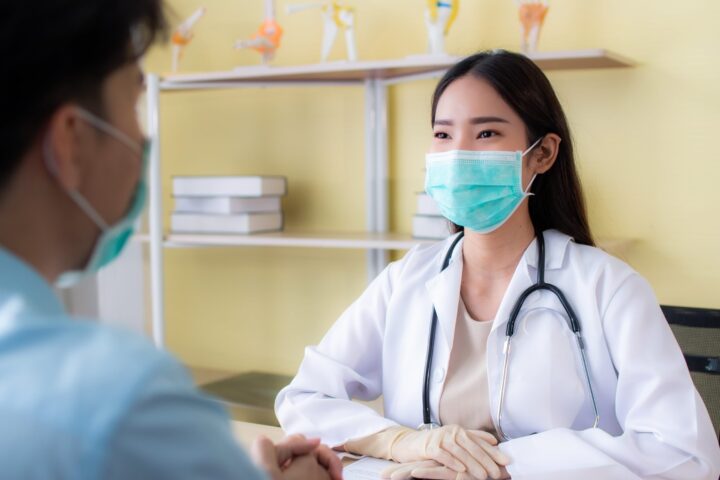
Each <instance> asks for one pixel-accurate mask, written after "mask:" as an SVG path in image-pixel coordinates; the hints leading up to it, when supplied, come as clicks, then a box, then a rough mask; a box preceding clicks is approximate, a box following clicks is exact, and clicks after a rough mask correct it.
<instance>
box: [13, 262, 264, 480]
mask: <svg viewBox="0 0 720 480" xmlns="http://www.w3.org/2000/svg"><path fill="white" fill-rule="evenodd" d="M0 472H1V473H0V476H1V477H2V478H22V479H49V478H52V479H71V478H72V479H83V480H84V479H133V480H141V479H165V478H167V479H177V480H182V479H193V480H195V479H223V480H224V479H230V478H233V479H238V478H243V479H250V480H255V479H262V478H264V475H263V474H261V473H260V472H259V471H257V470H256V469H255V467H254V466H253V465H252V463H251V462H250V461H249V459H248V457H247V456H246V455H245V454H244V453H243V452H242V451H241V450H240V448H239V447H238V446H237V444H236V443H235V440H234V439H233V436H232V432H231V429H230V424H229V420H228V417H227V414H226V412H225V411H224V409H223V408H222V407H221V406H220V405H219V404H218V402H216V401H215V400H212V399H210V398H209V397H206V396H204V395H202V394H200V393H199V392H198V391H197V390H196V389H195V388H194V386H193V384H192V381H191V380H190V378H189V376H188V375H187V373H186V371H185V370H184V368H183V367H182V366H181V365H180V364H179V363H178V362H177V361H175V360H174V359H173V358H172V357H171V356H170V355H168V354H166V353H164V352H161V351H158V350H156V349H155V348H154V347H153V346H152V345H151V344H150V343H149V342H148V341H147V340H145V339H144V338H142V337H139V336H135V335H133V334H131V333H130V332H122V331H119V330H115V329H112V328H109V327H106V326H102V325H99V324H97V323H95V322H86V321H74V320H72V319H71V318H70V317H69V316H68V315H67V314H66V313H65V312H64V311H63V308H62V305H61V304H60V302H59V301H58V299H57V298H56V296H55V294H54V292H53V290H52V289H51V288H50V286H49V285H48V284H47V282H45V280H44V279H43V278H42V277H40V276H39V275H38V274H37V273H36V272H35V271H33V270H32V269H31V268H30V267H29V266H27V265H26V264H24V263H23V262H22V261H20V260H19V259H18V258H16V257H14V256H13V255H11V254H9V253H8V252H7V251H5V250H3V249H2V248H0Z"/></svg>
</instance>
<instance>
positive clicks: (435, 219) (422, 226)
mask: <svg viewBox="0 0 720 480" xmlns="http://www.w3.org/2000/svg"><path fill="white" fill-rule="evenodd" d="M451 228H452V223H450V221H448V220H447V219H446V218H445V217H443V216H442V214H441V213H440V209H439V208H438V206H437V204H436V203H435V200H433V199H432V197H430V195H428V194H427V193H424V192H423V193H418V194H417V211H416V213H415V215H413V224H412V234H413V237H415V238H430V239H437V240H440V239H443V238H446V237H447V236H449V235H450V234H451V233H452V230H451Z"/></svg>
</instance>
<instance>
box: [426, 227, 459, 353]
mask: <svg viewBox="0 0 720 480" xmlns="http://www.w3.org/2000/svg"><path fill="white" fill-rule="evenodd" d="M462 245H463V241H460V243H458V244H457V245H456V246H455V251H454V252H453V256H452V259H451V261H450V264H449V265H448V267H447V268H446V269H445V270H443V271H442V272H440V273H439V274H437V275H436V276H435V277H433V278H432V279H430V280H428V281H427V282H426V283H425V288H427V290H428V294H429V297H430V300H431V301H432V303H433V306H434V307H435V311H436V312H437V315H438V326H439V328H438V333H439V334H440V336H441V337H442V341H443V344H444V346H445V349H443V350H446V351H448V352H449V351H450V350H451V349H452V341H453V336H454V334H455V320H456V318H457V311H458V304H459V300H460V281H461V279H462V268H463V262H462ZM443 255H445V252H443Z"/></svg>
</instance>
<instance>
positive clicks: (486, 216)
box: [425, 137, 543, 233]
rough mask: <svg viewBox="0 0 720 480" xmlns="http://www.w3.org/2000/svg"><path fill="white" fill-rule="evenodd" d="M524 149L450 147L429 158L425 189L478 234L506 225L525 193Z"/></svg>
mask: <svg viewBox="0 0 720 480" xmlns="http://www.w3.org/2000/svg"><path fill="white" fill-rule="evenodd" d="M542 138H543V137H540V138H539V139H537V141H535V143H533V144H532V145H531V146H530V147H529V148H528V149H527V150H525V151H524V152H520V151H517V152H508V151H482V150H480V151H476V150H451V151H448V152H440V153H429V154H428V155H427V157H426V174H425V191H426V192H427V193H428V195H430V196H431V197H432V198H433V200H435V202H436V203H437V205H438V207H439V208H440V212H441V213H442V214H443V216H444V217H445V218H447V219H448V220H450V221H451V222H453V223H455V224H457V225H460V226H462V227H465V228H469V229H470V230H473V231H475V232H478V233H490V232H492V231H493V230H496V229H498V228H499V227H500V226H501V225H502V224H504V223H505V222H506V221H507V220H508V219H509V218H510V217H511V216H512V214H513V213H514V212H515V210H517V209H518V207H519V206H520V204H521V203H522V201H523V200H524V199H525V197H526V196H528V195H531V194H530V193H528V192H529V191H530V185H532V182H533V181H534V180H535V176H533V178H532V180H530V183H529V184H528V186H527V190H524V189H523V186H522V159H523V157H524V156H525V155H527V153H528V152H529V151H530V150H532V149H533V148H535V146H536V145H537V144H538V143H540V141H541V140H542Z"/></svg>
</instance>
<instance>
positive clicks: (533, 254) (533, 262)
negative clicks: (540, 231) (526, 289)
mask: <svg viewBox="0 0 720 480" xmlns="http://www.w3.org/2000/svg"><path fill="white" fill-rule="evenodd" d="M571 241H572V237H569V236H567V235H565V234H564V233H562V232H559V231H557V230H545V270H546V271H547V270H557V269H560V268H562V266H563V264H564V263H565V255H566V252H567V247H568V244H569V243H570V242H571ZM523 257H524V260H525V262H526V263H527V266H528V267H530V268H532V269H533V270H535V269H537V263H538V251H537V238H536V239H535V240H533V241H532V243H530V246H529V247H528V248H527V250H525V254H524V255H523ZM521 262H522V260H521ZM531 273H533V278H535V277H534V271H533V272H531Z"/></svg>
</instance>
